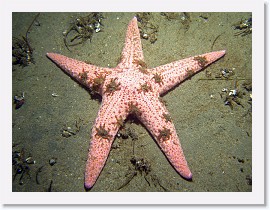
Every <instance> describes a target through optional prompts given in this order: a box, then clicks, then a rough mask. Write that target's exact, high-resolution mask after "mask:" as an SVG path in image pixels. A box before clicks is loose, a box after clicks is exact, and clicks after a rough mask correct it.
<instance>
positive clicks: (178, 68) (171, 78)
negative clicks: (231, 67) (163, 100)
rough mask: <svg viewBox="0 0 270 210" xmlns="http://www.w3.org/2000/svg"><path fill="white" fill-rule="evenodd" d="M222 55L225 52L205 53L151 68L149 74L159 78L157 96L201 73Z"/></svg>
mask: <svg viewBox="0 0 270 210" xmlns="http://www.w3.org/2000/svg"><path fill="white" fill-rule="evenodd" d="M224 54H225V50H222V51H216V52H211V53H205V54H202V55H198V56H194V57H190V58H186V59H183V60H179V61H175V62H172V63H168V64H165V65H162V66H159V67H156V68H152V69H150V70H149V72H151V73H153V74H154V77H156V78H157V77H158V78H160V82H159V83H158V92H159V94H163V93H165V92H167V91H168V90H170V89H171V88H173V87H174V86H176V85H178V84H179V83H181V82H182V81H184V80H185V79H187V78H190V77H191V76H193V75H194V74H196V73H197V72H199V71H201V70H202V69H204V68H205V67H206V66H208V65H209V64H211V63H213V62H215V61H216V60H218V59H219V58H221V57H222V56H223V55H224Z"/></svg>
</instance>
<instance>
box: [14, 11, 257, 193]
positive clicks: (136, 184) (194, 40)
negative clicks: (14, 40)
mask: <svg viewBox="0 0 270 210" xmlns="http://www.w3.org/2000/svg"><path fill="white" fill-rule="evenodd" d="M35 14H36V13H14V14H13V19H12V35H13V36H15V37H20V36H21V35H25V32H26V30H27V28H28V26H29V25H30V23H31V21H32V20H33V18H34V16H35ZM189 14H190V18H191V22H190V27H189V29H188V30H185V29H184V26H183V25H182V24H181V21H180V20H179V19H178V20H167V19H166V18H165V17H164V16H161V15H160V13H154V14H152V19H151V21H152V22H153V23H154V24H156V25H158V33H157V41H156V42H155V43H154V44H151V43H150V42H149V40H144V39H143V40H142V45H143V52H144V57H145V62H146V63H147V66H148V67H149V68H151V67H156V66H159V65H162V64H166V63H169V62H172V61H175V60H179V59H183V58H186V57H190V56H195V55H199V54H203V53H206V52H210V51H212V50H211V46H212V44H213V42H214V40H215V39H216V37H217V36H219V35H220V36H219V38H218V39H217V40H216V41H215V44H214V46H213V51H214V50H222V49H226V50H227V53H226V55H225V57H224V58H222V59H220V60H219V61H217V62H216V63H214V64H212V65H210V66H209V67H208V68H207V71H208V72H211V73H212V77H214V75H216V74H218V73H219V72H220V69H221V68H223V69H224V68H227V69H233V68H234V72H235V75H233V76H232V77H231V79H234V78H238V79H239V78H240V79H246V80H251V79H252V57H251V56H252V45H251V44H252V35H251V34H249V35H247V36H234V33H236V32H237V31H236V30H233V28H232V25H233V24H234V23H236V22H238V21H240V20H241V19H247V18H249V17H251V13H189ZM85 15H86V13H41V14H40V16H39V17H38V21H39V23H40V26H37V25H34V26H33V27H32V29H31V31H30V33H29V39H30V42H31V45H32V47H33V48H34V59H35V62H36V63H35V64H30V65H29V66H27V67H25V68H22V67H20V66H18V65H15V66H14V65H13V66H12V97H14V96H15V95H20V94H21V93H22V92H24V93H25V104H24V105H23V106H22V107H21V108H20V109H17V110H15V108H14V107H13V112H12V143H13V145H16V146H15V147H13V151H20V150H21V149H22V148H24V150H25V154H26V155H28V156H30V155H31V156H32V157H33V159H34V160H35V164H31V165H29V166H30V171H29V175H30V176H28V175H26V174H25V175H24V176H23V178H22V181H23V184H22V185H20V184H19V178H20V176H19V175H17V176H16V178H15V179H14V180H13V185H12V190H13V191H19V192H22V191H27V192H28V191H33V192H40V191H41V192H44V191H48V190H51V191H57V192H71V191H72V192H81V191H85V189H84V170H85V161H86V158H87V153H88V146H89V142H90V135H91V129H92V125H93V122H94V120H95V118H96V116H97V112H98V109H99V106H100V102H99V101H98V100H94V99H92V98H91V96H90V94H89V92H88V91H87V90H86V89H84V88H82V87H81V86H80V85H79V84H78V83H76V82H75V81H74V80H72V79H71V78H70V77H68V76H67V75H66V74H65V73H63V71H62V70H60V69H59V68H58V67H57V66H56V65H55V64H53V63H52V62H51V61H50V60H49V59H48V58H47V57H46V53H47V52H56V53H60V54H63V55H66V56H69V57H72V58H75V59H78V60H82V61H89V62H91V63H93V64H95V65H98V66H104V67H106V66H108V65H109V66H110V67H115V66H116V65H117V61H118V60H119V57H120V54H121V51H122V48H123V46H124V39H125V33H126V29H127V24H128V22H129V21H130V20H131V18H132V17H133V16H134V15H135V13H103V16H104V19H103V21H102V23H103V25H104V27H103V32H99V33H96V34H94V35H93V38H92V42H89V41H87V42H86V43H85V44H83V45H78V46H76V47H73V48H71V49H72V52H70V51H68V50H67V48H66V47H65V45H64V42H63V31H65V30H66V29H68V27H69V24H70V22H71V21H72V20H74V18H76V17H78V16H85ZM200 15H202V16H203V17H208V19H207V21H205V20H204V19H203V18H201V17H200ZM205 72H206V70H204V71H202V72H200V73H198V74H197V75H195V76H194V77H192V79H191V80H186V81H185V82H183V83H182V84H180V85H179V86H178V87H177V88H175V89H174V90H172V91H170V92H168V93H167V94H166V95H165V96H164V97H163V99H164V100H165V101H166V102H167V105H166V106H167V109H168V110H169V112H170V114H171V117H172V120H173V122H174V124H175V127H176V130H177V134H178V136H179V138H180V141H181V144H182V147H183V150H184V154H185V156H186V159H187V161H188V164H189V167H190V169H191V171H192V173H193V181H192V182H189V181H186V180H184V179H183V178H182V177H181V176H180V175H179V174H178V173H177V172H176V171H175V170H174V168H173V167H172V166H171V165H170V163H169V162H168V160H167V159H166V157H165V156H164V154H163V153H162V152H161V150H160V149H159V147H158V146H157V144H156V143H155V141H154V140H153V138H152V137H151V136H150V135H149V133H148V132H147V130H146V129H145V128H144V127H143V126H142V125H141V124H136V123H132V122H130V121H129V122H127V123H126V126H127V127H129V128H131V129H133V130H134V132H135V133H136V134H137V135H138V137H139V138H138V140H137V141H135V148H134V150H135V155H136V157H141V158H144V159H145V160H147V161H148V162H149V163H150V165H151V171H150V173H149V174H148V175H147V176H146V177H145V176H144V174H142V175H141V174H140V173H138V174H137V176H134V178H133V179H132V180H131V181H130V182H129V183H128V184H127V185H126V186H124V187H123V188H121V189H118V188H119V187H121V186H122V185H123V184H124V183H125V182H126V180H127V177H128V175H127V174H128V173H132V172H133V168H134V167H133V165H132V164H131V163H130V159H131V158H132V151H133V142H132V140H131V138H130V137H129V138H128V139H122V138H116V139H115V142H114V145H117V146H115V147H114V149H112V150H111V152H110V155H109V157H108V159H107V162H106V165H105V167H104V169H103V171H102V173H101V175H100V176H99V178H98V180H97V182H96V184H95V185H94V187H93V188H92V189H91V190H90V192H104V191H127V192H140V191H141V192H145V191H150V192H159V191H172V192H208V191H210V192H238V191H241V192H250V191H252V185H250V183H248V181H247V179H246V178H247V177H252V114H251V112H250V108H251V105H250V104H249V103H248V101H249V99H250V97H249V96H250V94H251V91H247V90H245V89H244V88H243V86H242V84H243V83H244V82H245V80H239V82H238V87H237V88H238V89H239V90H240V91H242V92H243V93H245V95H244V96H243V98H242V99H241V103H242V105H243V107H242V106H240V105H235V106H234V107H233V110H232V109H231V108H230V107H229V106H225V105H224V98H221V97H220V93H221V91H222V89H223V88H228V89H229V90H230V89H234V82H235V81H234V80H199V79H206V78H207V77H206V74H205ZM53 93H55V94H57V95H58V96H57V97H53V96H52V94H53ZM12 106H14V104H12ZM76 121H81V123H80V125H81V127H80V130H79V132H78V133H76V135H73V136H71V137H69V138H65V137H63V136H62V135H61V130H62V129H63V128H64V127H65V126H69V127H71V128H74V127H75V123H76ZM52 158H54V159H57V162H56V164H55V165H53V166H51V165H50V164H49V160H50V159H52ZM41 166H43V167H42V169H41V172H39V173H38V175H37V176H38V182H39V184H38V183H37V181H36V174H37V170H38V169H39V168H40V167H41ZM13 175H14V172H13ZM30 177H31V178H30ZM51 181H52V182H51ZM50 183H52V184H51V188H50ZM49 188H50V189H49Z"/></svg>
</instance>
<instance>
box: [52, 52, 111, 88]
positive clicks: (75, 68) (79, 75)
mask: <svg viewBox="0 0 270 210" xmlns="http://www.w3.org/2000/svg"><path fill="white" fill-rule="evenodd" d="M47 56H48V57H49V58H50V59H51V60H52V61H53V62H54V63H55V64H56V65H57V66H59V67H60V68H61V69H62V70H63V71H64V72H66V73H67V74H68V75H70V76H71V77H72V78H75V79H76V80H77V81H78V82H79V83H81V84H82V85H85V86H86V87H88V88H92V89H96V90H97V92H99V91H100V90H99V86H100V85H101V84H102V83H103V82H104V80H105V77H106V76H107V75H109V74H111V69H110V68H104V67H98V66H95V65H91V64H87V63H85V62H82V61H78V60H75V59H72V58H69V57H66V56H64V55H60V54H57V53H47Z"/></svg>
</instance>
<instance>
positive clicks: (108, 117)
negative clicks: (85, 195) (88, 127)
mask: <svg viewBox="0 0 270 210" xmlns="http://www.w3.org/2000/svg"><path fill="white" fill-rule="evenodd" d="M123 97H124V96H123V95H121V92H120V91H116V92H114V95H113V97H112V96H110V95H107V96H105V97H104V98H103V102H104V103H103V102H102V105H101V108H100V110H99V112H98V117H97V118H96V120H95V123H94V126H93V128H92V136H91V138H92V140H91V142H90V147H89V153H88V159H87V162H86V170H85V182H84V183H85V187H86V188H87V189H90V188H91V187H92V186H93V185H94V184H95V182H96V180H97V178H98V176H99V174H100V173H101V171H102V169H103V167H104V165H105V162H106V160H107V158H108V155H109V152H110V149H111V146H112V143H113V140H114V138H115V135H116V133H117V131H118V129H119V128H120V127H121V126H122V125H123V123H124V120H125V118H126V116H127V114H128V112H127V111H128V109H127V105H126V104H123V103H122V101H123V100H124V99H123Z"/></svg>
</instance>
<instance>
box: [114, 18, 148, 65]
mask: <svg viewBox="0 0 270 210" xmlns="http://www.w3.org/2000/svg"><path fill="white" fill-rule="evenodd" d="M140 65H144V57H143V51H142V45H141V38H140V31H139V29H138V24H137V18H136V17H134V18H133V19H132V20H131V21H130V22H129V24H128V29H127V34H126V40H125V46H124V48H123V51H122V55H121V61H120V63H119V64H118V67H119V68H137V67H138V66H140ZM117 69H118V68H117Z"/></svg>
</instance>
